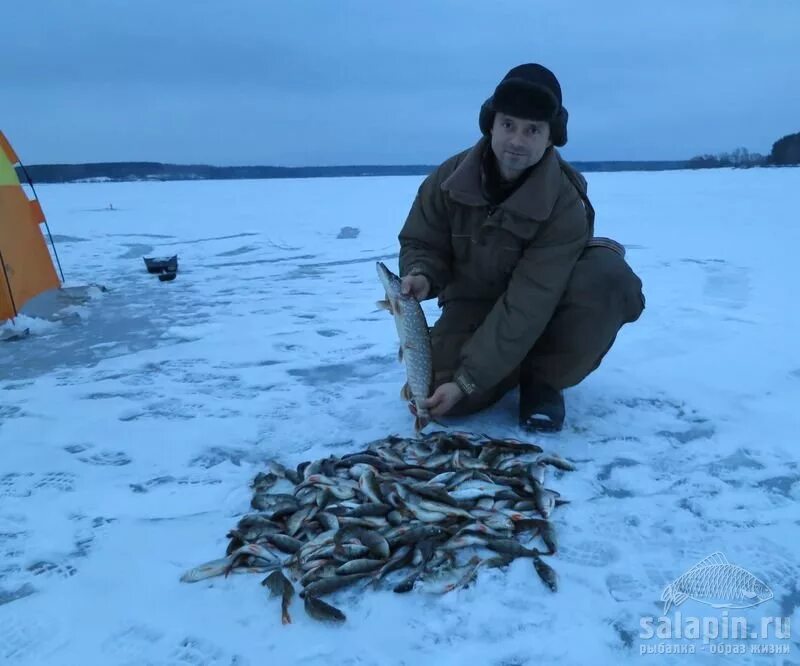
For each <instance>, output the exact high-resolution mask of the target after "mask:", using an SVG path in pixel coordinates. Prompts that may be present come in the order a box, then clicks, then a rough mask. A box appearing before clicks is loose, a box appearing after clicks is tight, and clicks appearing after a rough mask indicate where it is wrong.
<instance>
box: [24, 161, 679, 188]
mask: <svg viewBox="0 0 800 666" xmlns="http://www.w3.org/2000/svg"><path fill="white" fill-rule="evenodd" d="M572 164H573V165H574V166H575V167H576V168H577V169H579V170H581V171H664V170H672V169H687V168H690V166H689V163H688V162H687V161H685V160H683V161H669V162H665V161H660V162H655V161H653V162H645V161H639V162H634V161H628V162H620V161H609V162H573V163H572ZM435 168H436V165H432V164H411V165H399V166H393V165H390V166H372V165H364V166H332V167H275V166H246V167H219V166H207V165H186V164H162V163H160V162H104V163H91V164H34V165H31V166H28V167H27V170H28V173H29V174H30V177H31V180H32V181H33V182H34V183H68V182H76V181H97V180H109V181H131V180H154V181H166V180H241V179H248V178H254V179H255V178H334V177H354V176H426V175H428V174H429V173H431V171H433V170H434V169H435ZM20 175H21V177H23V178H24V176H22V174H20Z"/></svg>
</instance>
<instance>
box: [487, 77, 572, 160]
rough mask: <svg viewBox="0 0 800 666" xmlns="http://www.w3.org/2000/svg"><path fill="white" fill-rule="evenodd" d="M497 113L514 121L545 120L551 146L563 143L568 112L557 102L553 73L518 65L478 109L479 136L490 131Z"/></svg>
mask: <svg viewBox="0 0 800 666" xmlns="http://www.w3.org/2000/svg"><path fill="white" fill-rule="evenodd" d="M498 111H500V112H501V113H507V114H508V115H510V116H514V117H516V118H525V119H527V120H546V121H547V122H548V123H549V124H550V139H551V141H552V142H553V145H554V146H559V147H560V146H563V145H565V144H566V143H567V120H568V119H569V113H567V109H566V108H565V107H564V105H563V104H562V102H561V85H560V84H559V83H558V79H557V78H556V76H555V74H553V72H551V71H550V70H549V69H547V68H546V67H543V66H542V65H537V64H532V63H529V64H526V65H518V66H517V67H514V68H513V69H511V70H510V71H509V72H508V74H506V75H505V76H504V77H503V80H502V81H500V83H499V84H498V86H497V88H495V91H494V94H493V95H492V96H491V97H490V98H489V99H487V100H486V101H485V102H484V103H483V106H481V112H480V116H479V118H478V124H479V126H480V128H481V132H482V133H483V134H489V132H490V131H491V129H492V125H493V124H494V115H495V113H497V112H498Z"/></svg>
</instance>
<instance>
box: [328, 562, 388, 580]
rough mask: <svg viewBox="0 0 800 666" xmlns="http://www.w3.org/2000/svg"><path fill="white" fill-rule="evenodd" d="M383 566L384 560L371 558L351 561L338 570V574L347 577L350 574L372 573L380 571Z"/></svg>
mask: <svg viewBox="0 0 800 666" xmlns="http://www.w3.org/2000/svg"><path fill="white" fill-rule="evenodd" d="M383 565H384V561H383V560H373V559H370V558H362V559H360V560H350V561H349V562H346V563H345V564H343V565H341V566H340V567H339V568H338V569H336V573H337V574H338V575H340V576H346V575H348V574H360V573H372V572H373V571H375V570H376V569H380V568H381V567H382V566H383Z"/></svg>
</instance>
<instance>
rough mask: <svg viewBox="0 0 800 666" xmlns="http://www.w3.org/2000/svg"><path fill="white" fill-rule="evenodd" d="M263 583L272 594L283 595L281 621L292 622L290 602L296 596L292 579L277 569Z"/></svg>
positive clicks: (284, 622)
mask: <svg viewBox="0 0 800 666" xmlns="http://www.w3.org/2000/svg"><path fill="white" fill-rule="evenodd" d="M261 584H262V585H264V586H266V587H267V588H268V589H269V591H270V594H272V595H273V596H276V597H281V622H282V623H283V624H291V623H292V618H291V616H290V615H289V604H290V603H291V601H292V597H293V596H294V586H293V585H292V583H291V581H290V580H289V579H288V578H286V576H284V575H283V573H282V572H281V570H280V569H276V570H275V571H273V572H272V573H271V574H270V575H269V576H267V577H266V578H265V579H264V580H263V581H261Z"/></svg>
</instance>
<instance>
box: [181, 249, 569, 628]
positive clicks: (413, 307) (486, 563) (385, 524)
mask: <svg viewBox="0 0 800 666" xmlns="http://www.w3.org/2000/svg"><path fill="white" fill-rule="evenodd" d="M376 268H377V271H378V277H379V279H380V282H381V284H382V285H383V287H384V290H385V292H386V300H385V301H381V302H379V306H380V307H382V308H385V309H387V310H388V311H389V312H390V313H391V314H392V315H393V318H394V322H395V325H396V327H397V333H398V336H399V339H400V350H401V356H400V357H401V360H403V361H404V363H405V365H406V370H407V378H408V379H407V382H406V386H405V387H404V390H403V397H404V398H406V399H408V400H409V403H410V405H411V406H412V407H413V409H412V411H413V412H414V414H415V430H416V432H417V433H418V434H419V431H420V430H422V429H423V428H424V427H425V426H426V425H427V424H428V423H429V422H430V415H429V414H428V413H427V411H426V410H425V409H424V408H423V406H422V404H421V402H420V398H426V397H428V395H429V393H430V389H431V384H432V377H433V363H432V357H431V344H430V334H429V330H428V326H427V323H426V321H425V315H424V313H423V312H422V309H421V307H420V305H419V303H418V302H417V300H416V299H415V298H414V297H413V296H409V295H405V294H402V293H401V281H400V278H399V277H398V276H396V275H395V274H394V273H392V272H391V271H390V270H389V269H388V268H386V266H385V265H384V264H382V263H381V262H377V265H376ZM548 466H553V467H556V468H558V469H560V470H564V471H571V470H574V469H575V468H574V466H573V465H572V463H570V462H569V461H567V460H565V459H563V458H561V457H559V456H557V455H552V454H545V453H544V451H543V449H542V448H541V447H539V446H537V445H536V444H531V443H526V442H521V441H518V440H512V439H497V438H492V437H489V436H487V435H480V436H475V435H471V434H469V433H461V432H446V431H437V432H434V433H430V434H427V435H420V436H417V437H414V438H403V437H398V436H395V435H391V436H389V437H388V438H385V439H381V440H378V441H376V442H372V443H371V444H369V445H368V446H367V448H366V449H364V450H363V451H360V452H357V453H352V454H347V455H343V456H341V457H336V456H330V457H328V458H324V459H321V460H315V461H306V462H303V463H301V464H299V465H298V466H297V469H288V468H286V467H284V466H282V465H280V464H278V463H276V462H274V463H271V469H270V471H269V472H261V473H259V474H258V475H257V476H256V477H255V479H254V481H253V490H254V494H253V498H252V501H251V506H252V508H253V509H255V510H256V511H257V512H258V513H251V514H248V515H246V516H244V517H243V518H242V519H241V520H240V521H239V523H238V525H237V526H236V528H235V529H233V530H231V531H230V532H229V533H228V537H229V538H230V543H229V544H228V548H227V553H226V557H224V558H222V559H219V560H214V561H212V562H208V563H206V564H203V565H201V566H199V567H196V568H194V569H191V570H189V571H187V572H186V573H185V574H184V575H183V576H182V577H181V580H182V581H184V582H195V581H198V580H203V579H205V578H209V577H211V576H217V575H221V574H225V575H228V574H229V573H230V572H231V571H257V572H267V571H269V572H271V573H269V575H268V576H267V577H266V578H265V579H264V580H263V582H262V584H263V585H265V586H266V587H267V588H269V590H270V592H271V594H272V595H274V596H278V597H281V613H282V615H281V617H282V620H283V622H284V623H288V622H291V617H290V615H289V605H290V603H291V600H292V598H293V597H294V593H295V587H294V583H293V582H292V581H291V580H290V577H291V578H292V579H293V580H294V581H295V582H297V583H299V585H300V586H301V587H302V590H301V592H300V596H301V597H302V598H303V600H304V604H305V609H306V611H307V612H308V614H309V615H311V616H312V617H314V618H316V619H318V620H323V621H331V622H342V621H344V620H345V615H344V613H342V612H341V611H340V610H339V609H337V608H335V607H334V606H331V605H330V604H328V603H326V602H324V601H322V600H321V599H320V597H321V596H324V595H327V594H331V593H333V592H335V591H337V590H340V589H343V588H345V587H348V586H350V585H356V584H362V585H363V584H364V583H365V582H366V583H367V584H370V583H371V584H372V585H374V586H379V585H386V584H388V585H391V586H392V589H393V590H394V591H395V592H408V591H410V590H411V589H413V588H414V586H415V583H416V582H417V581H426V582H427V581H428V579H432V578H436V579H440V578H443V577H448V576H449V577H450V581H449V582H448V583H446V584H445V585H444V586H443V587H441V589H439V590H438V591H439V592H443V593H444V592H448V591H451V590H454V589H457V588H459V587H463V586H465V585H468V584H469V583H470V582H471V581H473V580H474V579H475V577H476V575H477V573H478V571H479V569H480V568H481V567H487V568H488V567H503V566H506V565H508V564H510V563H511V561H512V560H514V559H515V558H517V557H529V558H531V559H532V561H533V568H534V569H535V570H536V572H537V573H538V574H539V576H540V577H541V579H542V580H543V581H544V583H545V584H546V585H547V586H548V587H549V588H550V589H551V590H553V591H555V590H556V588H557V585H558V577H557V575H556V572H555V571H554V570H553V569H552V567H550V565H549V564H547V563H546V562H545V561H544V560H543V559H542V556H543V555H553V554H554V553H555V552H556V548H557V541H556V533H555V530H554V528H553V524H552V523H551V522H550V520H549V519H550V516H551V514H552V512H553V510H554V509H555V507H556V506H558V505H559V504H562V503H564V502H565V500H562V499H561V498H560V496H559V494H558V492H556V491H554V490H551V489H549V488H546V487H545V485H544V483H545V470H546V468H547V467H548ZM523 538H525V539H527V541H526V543H522V539H523ZM539 542H541V544H543V545H544V548H545V549H544V550H540V549H539V548H538V547H537V546H538V545H539ZM284 572H286V573H288V574H289V577H287V576H286V573H284Z"/></svg>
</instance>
